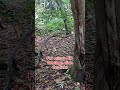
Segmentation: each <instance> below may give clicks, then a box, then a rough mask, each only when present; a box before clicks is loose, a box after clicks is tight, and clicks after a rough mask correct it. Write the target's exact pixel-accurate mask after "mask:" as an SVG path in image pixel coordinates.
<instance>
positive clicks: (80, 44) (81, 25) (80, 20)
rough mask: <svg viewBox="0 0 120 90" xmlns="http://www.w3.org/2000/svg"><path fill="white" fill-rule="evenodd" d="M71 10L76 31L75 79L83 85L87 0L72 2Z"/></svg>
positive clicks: (73, 0)
mask: <svg viewBox="0 0 120 90" xmlns="http://www.w3.org/2000/svg"><path fill="white" fill-rule="evenodd" d="M71 9H72V13H73V18H74V29H75V51H74V79H75V80H76V81H78V82H80V83H83V81H84V71H85V70H84V69H85V68H84V66H85V65H84V55H85V0H71Z"/></svg>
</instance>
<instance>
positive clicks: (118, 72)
mask: <svg viewBox="0 0 120 90" xmlns="http://www.w3.org/2000/svg"><path fill="white" fill-rule="evenodd" d="M95 9H96V10H95V12H96V32H97V35H96V36H97V46H96V53H95V54H96V56H95V88H94V90H120V82H119V81H120V33H119V30H120V12H119V11H120V0H96V2H95Z"/></svg>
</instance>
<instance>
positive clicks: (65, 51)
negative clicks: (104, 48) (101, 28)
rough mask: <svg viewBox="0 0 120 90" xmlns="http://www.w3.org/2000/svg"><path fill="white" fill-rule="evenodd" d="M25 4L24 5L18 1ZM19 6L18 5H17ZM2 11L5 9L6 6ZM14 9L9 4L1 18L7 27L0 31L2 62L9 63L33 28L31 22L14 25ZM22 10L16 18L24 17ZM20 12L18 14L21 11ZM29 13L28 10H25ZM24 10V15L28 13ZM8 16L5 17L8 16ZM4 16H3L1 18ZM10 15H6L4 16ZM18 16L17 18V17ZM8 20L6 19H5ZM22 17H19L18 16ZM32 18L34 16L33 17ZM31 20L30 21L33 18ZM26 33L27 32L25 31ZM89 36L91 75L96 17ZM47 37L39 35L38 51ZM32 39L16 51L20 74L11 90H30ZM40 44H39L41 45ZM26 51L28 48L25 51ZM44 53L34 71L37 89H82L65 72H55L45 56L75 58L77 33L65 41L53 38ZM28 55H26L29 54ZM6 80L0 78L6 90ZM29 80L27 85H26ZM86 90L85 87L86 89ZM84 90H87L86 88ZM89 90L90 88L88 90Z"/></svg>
mask: <svg viewBox="0 0 120 90" xmlns="http://www.w3.org/2000/svg"><path fill="white" fill-rule="evenodd" d="M20 3H24V2H19V4H20ZM17 6H18V5H17ZM1 8H4V6H3V7H2V6H1ZM14 8H16V6H15V7H11V6H10V5H9V6H8V8H7V9H6V10H8V11H4V10H2V11H1V14H0V15H1V18H2V19H3V25H4V26H5V28H4V30H0V42H1V43H0V50H1V52H0V56H2V57H1V58H0V60H2V61H6V60H7V58H8V57H9V55H10V53H11V51H12V50H13V49H14V47H15V45H16V44H17V43H18V41H19V40H20V37H21V36H22V35H23V33H25V32H26V31H27V30H29V29H31V27H30V21H26V20H24V21H23V19H19V20H18V19H17V18H16V19H14V20H15V21H14V22H17V23H11V22H13V21H11V20H12V19H11V18H12V16H14V13H12V11H10V10H12V9H13V10H14ZM21 8H22V7H18V9H19V10H16V9H15V10H16V11H15V13H19V14H17V15H22V14H21V13H20V12H22V10H23V9H21ZM18 11H19V12H18ZM26 11H27V10H26ZM26 11H25V12H26ZM6 12H7V14H4V13H6ZM2 13H3V15H2ZM5 15H7V16H5ZM15 16H16V15H15ZM91 16H92V17H93V16H94V13H93V11H91V12H89V13H88V15H87V18H91ZM6 17H7V18H6ZM18 17H19V16H18ZM31 18H32V17H31ZM30 20H31V19H30ZM8 21H9V22H8ZM25 30H26V31H25ZM85 33H86V35H85V38H86V39H85V42H86V44H85V48H86V53H87V55H86V59H85V60H86V61H85V63H86V71H87V72H88V73H90V75H93V74H92V71H93V62H94V50H95V20H94V18H92V19H90V20H88V21H87V22H86V32H85ZM46 38H47V36H44V37H41V36H36V47H35V48H39V47H40V46H41V42H42V41H43V40H44V39H46ZM33 41H34V40H33ZM33 41H32V39H31V37H30V38H29V40H27V41H26V42H25V44H24V45H23V46H21V47H20V48H19V49H20V50H18V51H17V52H16V57H15V59H16V63H17V67H18V68H19V69H20V73H21V74H19V75H17V76H14V78H15V79H14V82H13V86H14V87H12V90H18V89H16V88H18V86H19V87H21V88H19V90H29V89H28V88H26V87H28V86H29V85H28V83H29V80H28V78H29V77H27V76H28V72H29V71H33V70H27V69H26V68H28V67H31V65H32V64H34V63H35V61H34V59H33V58H31V57H30V55H31V53H33V52H34V51H33V50H34V49H33V47H32V46H33V45H34V44H31V43H32V42H33ZM37 43H40V44H39V45H38V44H37ZM23 48H25V49H23ZM41 50H42V51H44V52H43V59H42V60H41V61H40V63H39V68H37V69H36V70H35V71H33V72H35V76H36V77H35V81H36V83H35V85H36V90H79V89H77V88H80V85H79V83H77V82H75V81H74V80H72V79H70V78H69V76H68V75H66V74H65V73H64V72H63V71H62V70H53V69H51V67H50V66H49V65H48V64H47V62H46V59H45V58H46V56H53V57H55V56H67V55H70V56H73V55H74V34H72V35H71V36H69V37H66V38H62V39H61V38H60V37H53V38H51V39H50V40H49V41H48V42H47V43H46V45H45V46H44V47H42V49H41ZM24 52H25V53H24ZM26 52H27V53H26ZM90 77H91V78H90V79H89V78H88V79H89V80H88V84H89V85H90V87H91V85H92V84H91V83H93V81H92V78H93V76H90ZM4 81H5V80H4V79H3V77H0V90H3V88H2V87H4V86H5V83H3V82H4ZM26 81H27V82H26ZM83 88H84V87H83ZM83 90H84V89H83ZM87 90H89V89H87Z"/></svg>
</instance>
